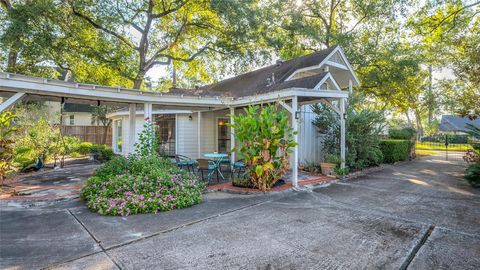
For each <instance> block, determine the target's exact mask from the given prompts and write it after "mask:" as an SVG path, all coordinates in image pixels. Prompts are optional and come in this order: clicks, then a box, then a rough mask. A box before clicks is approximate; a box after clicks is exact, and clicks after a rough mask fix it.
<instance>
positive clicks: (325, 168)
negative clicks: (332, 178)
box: [320, 162, 337, 175]
mask: <svg viewBox="0 0 480 270" xmlns="http://www.w3.org/2000/svg"><path fill="white" fill-rule="evenodd" d="M336 166H337V164H335V163H323V162H321V163H320V168H322V174H324V175H333V169H335V167H336Z"/></svg>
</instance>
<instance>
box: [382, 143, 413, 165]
mask: <svg viewBox="0 0 480 270" xmlns="http://www.w3.org/2000/svg"><path fill="white" fill-rule="evenodd" d="M412 147H413V142H412V141H410V140H383V141H381V142H380V149H381V150H382V152H383V156H384V161H385V162H387V163H394V162H397V161H403V160H407V159H408V158H409V156H410V151H411V150H412Z"/></svg>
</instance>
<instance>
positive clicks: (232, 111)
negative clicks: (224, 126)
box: [230, 107, 235, 166]
mask: <svg viewBox="0 0 480 270" xmlns="http://www.w3.org/2000/svg"><path fill="white" fill-rule="evenodd" d="M233 115H235V108H234V107H230V124H232V125H233V124H234V123H235V120H234V119H233ZM233 132H234V130H233V128H232V127H230V148H234V147H235V136H234V135H235V134H234V133H233ZM230 159H231V165H232V166H233V163H235V152H234V151H231V152H230Z"/></svg>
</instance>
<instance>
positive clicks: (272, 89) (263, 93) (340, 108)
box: [0, 46, 360, 186]
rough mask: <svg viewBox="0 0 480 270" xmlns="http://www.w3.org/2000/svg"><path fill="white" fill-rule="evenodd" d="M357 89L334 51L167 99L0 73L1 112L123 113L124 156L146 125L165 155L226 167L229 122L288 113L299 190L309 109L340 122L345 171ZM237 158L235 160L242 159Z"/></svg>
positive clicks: (120, 142)
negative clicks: (209, 158)
mask: <svg viewBox="0 0 480 270" xmlns="http://www.w3.org/2000/svg"><path fill="white" fill-rule="evenodd" d="M359 84H360V82H359V80H358V78H357V77H356V75H355V72H354V71H353V69H352V67H351V65H350V63H349V62H348V60H347V58H346V56H345V53H344V52H343V50H342V48H341V47H339V46H336V47H331V48H328V49H325V50H321V51H317V52H314V53H311V54H309V55H305V56H302V57H298V58H293V59H291V60H288V61H277V63H276V64H273V65H270V66H266V67H263V68H260V69H257V70H254V71H251V72H248V73H244V74H241V75H238V76H235V77H232V78H229V79H225V80H222V81H219V82H216V83H213V84H210V85H205V86H201V87H194V88H192V89H182V88H177V87H173V88H171V89H169V91H168V92H151V91H140V90H135V89H126V88H121V87H109V86H102V85H93V84H85V83H75V82H66V81H59V80H51V79H45V78H39V77H32V76H24V75H17V74H10V73H0V94H1V96H3V97H4V99H5V101H4V102H3V103H2V104H1V105H0V111H4V110H5V109H7V108H8V107H10V106H12V105H14V104H15V103H16V102H17V101H19V100H21V99H29V100H50V101H58V102H61V104H63V103H64V102H65V101H66V100H68V102H70V103H87V104H93V105H115V106H123V108H124V109H123V110H119V111H117V112H115V113H111V114H110V115H109V117H110V118H111V119H112V120H114V122H113V136H112V145H113V149H114V151H115V152H117V153H118V154H122V155H127V154H129V153H131V152H132V151H133V150H134V144H135V142H136V140H137V138H138V134H139V133H140V132H141V131H142V127H143V124H144V121H145V119H151V120H152V121H153V122H155V124H156V125H157V132H158V135H159V136H160V141H159V143H160V144H161V146H162V147H163V149H164V150H165V151H167V153H168V154H174V155H184V156H187V157H189V158H191V159H194V158H204V157H205V155H206V154H209V153H210V154H212V153H219V152H223V153H224V154H226V155H227V156H228V157H229V159H230V165H232V164H234V163H235V161H237V160H238V159H239V157H237V156H236V153H234V152H232V153H230V149H231V148H232V146H235V145H236V143H235V136H234V134H235V130H229V127H228V125H226V123H227V122H230V123H233V118H232V117H229V116H228V115H236V114H239V113H242V108H244V107H247V106H251V105H262V104H272V103H275V104H277V108H279V109H283V110H285V111H287V112H288V115H289V122H290V125H291V127H292V129H293V130H294V131H296V132H295V134H294V140H295V141H296V142H297V143H298V145H297V146H295V147H294V149H293V153H292V155H291V159H290V166H291V171H292V174H291V181H292V184H293V186H298V178H299V177H298V167H299V163H300V162H304V161H309V162H312V161H313V162H320V161H321V160H322V157H323V153H322V152H321V144H322V141H321V138H320V136H319V135H318V132H317V129H316V127H315V126H314V125H313V124H312V121H313V119H314V115H313V112H312V110H311V107H310V105H312V104H318V103H323V104H326V105H327V106H330V107H331V108H332V109H333V110H334V111H336V112H337V113H338V115H339V117H338V121H339V122H340V123H339V126H340V133H341V135H340V140H339V141H340V142H339V150H340V158H341V167H342V168H343V167H344V166H345V151H346V149H345V133H346V130H345V116H346V114H345V106H346V99H347V98H348V95H349V93H351V92H352V91H353V87H354V86H358V85H359ZM240 158H241V157H240Z"/></svg>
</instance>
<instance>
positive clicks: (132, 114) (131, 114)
mask: <svg viewBox="0 0 480 270" xmlns="http://www.w3.org/2000/svg"><path fill="white" fill-rule="evenodd" d="M136 116H137V105H136V104H130V107H129V108H128V120H129V121H128V122H129V127H128V151H127V153H133V150H134V149H133V147H134V146H133V145H134V144H135V134H136V132H135V128H136V123H135V118H136Z"/></svg>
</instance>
